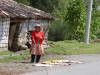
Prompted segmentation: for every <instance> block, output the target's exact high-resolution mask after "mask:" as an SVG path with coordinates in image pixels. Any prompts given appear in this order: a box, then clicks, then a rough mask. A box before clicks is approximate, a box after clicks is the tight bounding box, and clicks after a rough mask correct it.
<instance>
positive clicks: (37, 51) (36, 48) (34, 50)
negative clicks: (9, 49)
mask: <svg viewBox="0 0 100 75" xmlns="http://www.w3.org/2000/svg"><path fill="white" fill-rule="evenodd" d="M30 54H34V55H42V54H44V48H43V46H42V45H41V44H36V45H33V44H32V45H31V48H30Z"/></svg>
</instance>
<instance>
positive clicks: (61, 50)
mask: <svg viewBox="0 0 100 75" xmlns="http://www.w3.org/2000/svg"><path fill="white" fill-rule="evenodd" d="M50 43H51V48H48V49H47V50H46V53H47V54H48V53H56V54H91V53H93V54H95V53H100V43H90V44H85V43H82V42H80V43H79V42H77V41H68V40H65V41H59V42H50Z"/></svg>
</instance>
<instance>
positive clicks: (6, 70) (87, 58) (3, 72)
mask: <svg viewBox="0 0 100 75" xmlns="http://www.w3.org/2000/svg"><path fill="white" fill-rule="evenodd" d="M54 56H55V57H58V58H60V57H62V58H64V59H67V60H73V61H74V60H75V61H76V60H78V61H81V62H83V63H90V62H94V61H99V60H100V54H82V55H48V57H54ZM73 65H75V64H72V65H70V66H73ZM55 68H56V67H55ZM44 69H49V67H36V66H33V63H30V60H23V61H14V62H9V63H0V75H20V74H23V73H26V72H34V71H35V72H36V71H42V70H44Z"/></svg>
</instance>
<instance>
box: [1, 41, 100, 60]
mask: <svg viewBox="0 0 100 75" xmlns="http://www.w3.org/2000/svg"><path fill="white" fill-rule="evenodd" d="M49 43H50V44H51V47H50V48H47V49H45V54H44V55H43V57H42V59H43V60H52V59H63V58H62V57H61V58H60V57H56V56H55V55H56V54H67V55H68V54H100V43H90V44H85V43H82V42H80V43H79V42H77V41H68V40H65V41H58V42H52V41H49ZM11 54H12V52H9V51H4V52H0V56H3V55H9V56H7V57H4V58H1V59H0V62H12V61H14V60H18V61H20V60H26V59H30V57H29V55H30V54H29V50H25V51H22V55H18V56H10V55H11ZM48 54H52V55H53V56H50V57H48V56H47V55H48Z"/></svg>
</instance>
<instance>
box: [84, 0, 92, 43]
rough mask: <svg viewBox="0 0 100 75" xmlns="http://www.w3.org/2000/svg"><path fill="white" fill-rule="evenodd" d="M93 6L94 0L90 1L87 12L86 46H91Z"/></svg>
mask: <svg viewBox="0 0 100 75" xmlns="http://www.w3.org/2000/svg"><path fill="white" fill-rule="evenodd" d="M92 4H93V0H89V4H88V11H87V21H86V30H85V43H86V44H89V33H90V24H91V14H92Z"/></svg>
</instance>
